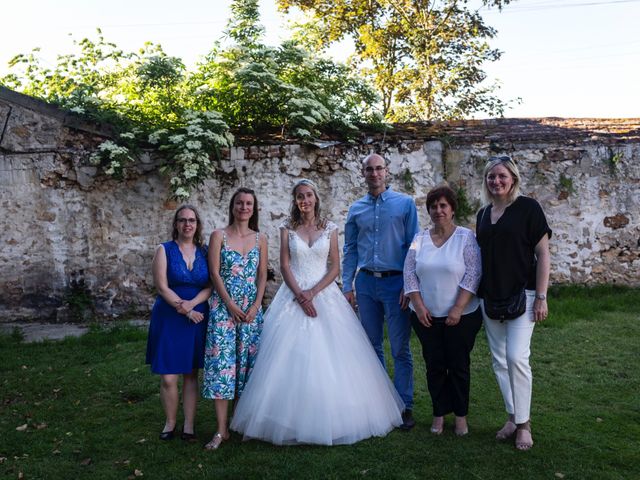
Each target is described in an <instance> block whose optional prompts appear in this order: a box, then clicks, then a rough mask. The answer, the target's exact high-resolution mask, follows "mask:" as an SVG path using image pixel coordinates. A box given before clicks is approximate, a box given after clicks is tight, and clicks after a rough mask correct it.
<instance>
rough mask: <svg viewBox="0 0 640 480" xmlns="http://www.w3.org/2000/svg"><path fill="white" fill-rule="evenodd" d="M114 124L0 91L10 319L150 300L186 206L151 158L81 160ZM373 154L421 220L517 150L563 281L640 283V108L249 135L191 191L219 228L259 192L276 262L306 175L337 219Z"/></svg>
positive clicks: (142, 307) (129, 307)
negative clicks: (293, 198)
mask: <svg viewBox="0 0 640 480" xmlns="http://www.w3.org/2000/svg"><path fill="white" fill-rule="evenodd" d="M108 135H109V131H108V129H105V128H104V127H102V126H97V125H91V124H87V123H84V122H83V121H82V119H81V118H78V117H77V116H74V115H72V114H69V113H68V112H64V111H60V110H58V109H56V108H54V107H52V106H50V105H47V104H45V103H43V102H40V101H36V100H34V99H31V98H29V97H25V96H23V95H19V94H16V93H15V92H11V91H8V90H6V89H2V88H0V188H1V191H0V208H1V212H2V215H0V245H2V249H1V253H0V321H9V320H15V319H19V318H24V319H26V318H40V319H49V320H56V319H58V320H61V319H65V320H66V319H68V317H69V314H70V312H71V313H73V307H74V305H75V304H78V303H82V302H93V304H94V308H95V310H96V311H97V312H98V313H100V314H104V315H117V314H121V313H124V312H128V311H130V312H132V311H135V312H148V310H149V308H150V305H151V304H152V302H153V284H152V278H151V274H150V263H151V258H152V255H153V250H154V247H155V246H156V245H157V244H158V243H160V242H162V241H164V240H166V239H168V238H169V235H170V221H171V218H172V215H173V211H174V209H175V207H176V204H175V202H172V201H169V200H167V197H168V193H169V190H168V186H167V182H166V179H165V178H163V177H162V176H160V175H159V174H158V173H157V171H156V169H155V164H154V162H153V161H152V160H150V159H146V163H143V164H141V166H140V167H139V168H138V170H137V171H136V172H134V173H133V174H132V175H131V177H130V178H128V179H127V180H125V181H115V180H113V179H110V178H107V177H103V176H100V175H97V174H96V171H95V169H94V168H92V167H88V166H86V165H85V161H86V158H87V156H88V154H89V153H90V152H91V151H92V149H93V148H95V146H96V145H97V144H99V143H100V142H101V141H102V140H103V139H104V138H107V137H108ZM254 140H256V141H255V143H258V140H260V139H254ZM262 140H264V139H262ZM376 150H378V151H381V152H382V153H383V154H384V155H385V156H386V157H387V158H388V159H389V161H390V172H391V183H392V185H393V186H394V188H396V189H398V190H401V191H405V192H407V193H409V194H411V195H412V196H413V197H414V198H415V199H416V201H417V203H418V209H419V212H420V221H421V225H422V226H426V225H427V224H428V221H427V220H428V218H427V215H426V209H425V208H424V198H425V196H426V193H427V192H428V190H429V189H430V188H431V187H432V186H433V185H435V184H437V183H439V182H441V181H443V180H444V179H447V180H448V181H449V182H451V183H455V184H457V185H458V186H460V187H462V188H463V189H464V191H465V192H466V194H467V196H468V198H469V199H470V203H471V204H472V206H473V208H474V209H477V207H478V206H479V205H480V200H479V193H480V185H481V172H482V167H483V166H484V162H485V160H486V158H487V156H488V155H490V154H492V153H496V152H501V153H502V152H505V153H509V154H511V155H513V157H514V158H515V159H516V161H517V163H518V165H519V167H520V169H521V171H522V174H523V184H524V187H523V192H524V193H525V194H526V195H530V196H533V197H535V198H537V199H538V200H539V201H540V202H541V203H542V205H543V208H544V209H545V211H546V213H547V215H548V217H549V223H550V224H551V227H552V229H553V231H554V236H553V238H552V241H551V252H552V280H553V282H556V283H560V282H562V283H564V282H577V283H619V284H627V285H640V277H639V274H638V272H639V267H640V259H639V251H640V208H639V205H640V161H639V160H640V119H633V120H630V119H626V120H584V119H582V120H577V119H573V120H571V119H520V120H518V119H502V120H487V121H464V122H448V123H437V124H429V123H420V124H405V125H398V126H396V127H395V128H393V129H391V130H389V131H387V132H377V133H368V134H363V136H362V138H360V139H359V141H358V142H356V143H340V142H338V141H331V140H326V141H322V142H318V143H317V144H314V145H298V144H292V143H284V142H281V143H276V142H273V141H271V143H270V144H266V145H259V146H255V145H254V146H238V147H235V148H232V149H230V150H229V151H227V152H225V154H224V157H225V158H224V159H223V160H222V161H221V163H220V168H221V172H220V174H219V175H218V176H217V177H216V178H215V179H212V180H208V181H206V183H205V184H204V185H203V186H202V187H201V188H200V189H199V190H198V191H196V192H194V194H193V196H192V198H191V199H190V203H193V204H195V205H196V206H198V207H199V208H200V211H201V213H202V215H203V217H204V219H205V232H206V234H207V235H208V234H209V233H210V232H211V231H212V230H213V229H214V228H218V227H222V226H224V225H225V224H226V220H227V209H228V201H229V197H230V195H231V193H232V191H233V190H234V189H235V188H237V187H238V186H250V187H252V188H254V189H255V190H256V191H257V193H258V196H259V202H260V224H261V227H262V230H263V231H265V232H266V233H267V234H268V235H269V257H270V259H269V263H270V265H271V267H272V268H273V269H274V270H275V271H276V273H277V270H278V267H277V264H278V231H277V225H278V224H279V223H280V222H281V221H282V220H283V219H284V218H285V215H286V212H287V211H288V210H289V206H290V188H291V185H292V184H293V183H294V182H295V180H296V179H298V178H300V177H308V178H311V179H313V180H314V181H316V182H317V183H318V185H319V186H320V190H321V193H322V200H323V210H324V212H325V214H326V215H327V216H328V217H329V218H331V219H333V220H334V221H335V222H336V223H338V224H339V225H340V226H341V227H342V226H343V224H344V220H345V217H346V213H347V209H348V206H349V205H350V204H351V203H352V202H353V201H354V200H355V199H356V198H357V197H359V196H360V195H362V194H363V192H364V182H363V180H362V177H361V174H360V163H359V162H360V160H361V159H362V158H363V156H364V155H366V154H367V153H369V152H372V151H376ZM473 219H474V216H473V215H471V216H470V217H469V222H467V223H466V224H468V225H470V224H471V223H472V222H473ZM462 223H465V222H462ZM276 285H277V283H276V282H274V283H273V284H272V285H271V289H273V288H275V286H276Z"/></svg>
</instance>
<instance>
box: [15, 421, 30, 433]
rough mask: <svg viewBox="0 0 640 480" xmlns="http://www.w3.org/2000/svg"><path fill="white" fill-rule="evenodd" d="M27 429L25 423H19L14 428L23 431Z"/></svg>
mask: <svg viewBox="0 0 640 480" xmlns="http://www.w3.org/2000/svg"><path fill="white" fill-rule="evenodd" d="M26 429H27V424H26V423H25V424H24V425H20V426H19V427H16V430H17V431H18V432H24V431H25V430H26Z"/></svg>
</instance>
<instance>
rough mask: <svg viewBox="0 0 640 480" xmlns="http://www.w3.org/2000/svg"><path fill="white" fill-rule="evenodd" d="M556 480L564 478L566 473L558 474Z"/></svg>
mask: <svg viewBox="0 0 640 480" xmlns="http://www.w3.org/2000/svg"><path fill="white" fill-rule="evenodd" d="M555 476H556V478H564V473H560V472H556V475H555Z"/></svg>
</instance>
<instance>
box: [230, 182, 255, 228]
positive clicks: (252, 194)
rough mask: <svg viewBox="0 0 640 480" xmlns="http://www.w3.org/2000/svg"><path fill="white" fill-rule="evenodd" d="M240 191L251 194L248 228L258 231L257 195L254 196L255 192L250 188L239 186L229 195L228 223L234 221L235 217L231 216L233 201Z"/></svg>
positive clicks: (231, 223)
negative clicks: (251, 207) (251, 211)
mask: <svg viewBox="0 0 640 480" xmlns="http://www.w3.org/2000/svg"><path fill="white" fill-rule="evenodd" d="M241 193H246V194H247V195H251V196H252V197H253V214H251V218H250V219H249V228H250V229H251V230H253V231H255V232H259V231H260V229H259V228H258V197H256V192H254V191H253V190H251V189H250V188H246V187H240V188H239V189H237V190H236V191H235V192H233V195H231V200H230V201H229V225H233V222H235V220H236V219H235V217H234V216H233V202H235V201H236V197H237V196H238V195H240V194H241Z"/></svg>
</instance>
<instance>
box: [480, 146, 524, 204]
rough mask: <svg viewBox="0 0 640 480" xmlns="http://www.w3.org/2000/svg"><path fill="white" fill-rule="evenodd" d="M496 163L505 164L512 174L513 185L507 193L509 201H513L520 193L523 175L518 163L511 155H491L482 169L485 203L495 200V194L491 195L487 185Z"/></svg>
mask: <svg viewBox="0 0 640 480" xmlns="http://www.w3.org/2000/svg"><path fill="white" fill-rule="evenodd" d="M496 165H503V166H504V168H506V169H507V170H508V171H509V173H510V174H511V178H512V179H513V185H512V186H511V190H509V193H508V194H507V200H508V201H509V202H513V201H514V200H515V199H516V197H517V196H518V195H520V183H521V177H520V171H519V170H518V167H517V165H516V163H515V162H514V161H513V158H511V157H510V156H509V155H496V156H493V157H489V160H487V164H486V165H485V166H484V170H483V171H482V200H483V202H484V203H485V204H489V203H492V201H493V195H491V192H490V191H489V187H488V186H487V175H488V174H489V172H490V171H491V169H492V168H493V167H495V166H496Z"/></svg>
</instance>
